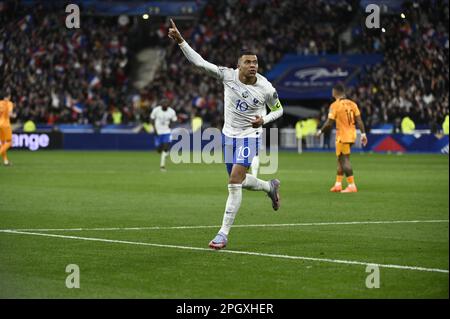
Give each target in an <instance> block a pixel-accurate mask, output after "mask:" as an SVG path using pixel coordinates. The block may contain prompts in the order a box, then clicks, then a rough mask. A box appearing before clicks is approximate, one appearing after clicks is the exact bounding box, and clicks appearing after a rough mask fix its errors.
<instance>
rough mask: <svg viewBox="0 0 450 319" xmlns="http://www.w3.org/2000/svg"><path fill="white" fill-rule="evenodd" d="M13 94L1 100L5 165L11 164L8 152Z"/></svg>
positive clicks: (0, 148)
mask: <svg viewBox="0 0 450 319" xmlns="http://www.w3.org/2000/svg"><path fill="white" fill-rule="evenodd" d="M10 98H11V96H10V95H9V94H7V95H6V96H5V98H4V99H3V100H0V154H1V155H2V159H3V165H5V166H6V165H11V163H10V162H9V160H8V156H7V154H6V152H7V151H8V149H9V148H10V147H11V140H12V129H11V123H10V121H9V117H10V116H11V115H12V111H13V108H14V105H13V103H12V102H11V101H10Z"/></svg>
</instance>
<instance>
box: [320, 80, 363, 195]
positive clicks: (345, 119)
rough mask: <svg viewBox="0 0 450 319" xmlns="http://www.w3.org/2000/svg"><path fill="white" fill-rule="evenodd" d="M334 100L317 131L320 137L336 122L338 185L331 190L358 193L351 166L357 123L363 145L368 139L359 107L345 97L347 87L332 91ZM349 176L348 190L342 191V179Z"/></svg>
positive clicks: (339, 86) (339, 85) (337, 86)
mask: <svg viewBox="0 0 450 319" xmlns="http://www.w3.org/2000/svg"><path fill="white" fill-rule="evenodd" d="M332 94H333V98H334V99H335V100H336V101H334V102H333V103H332V104H331V106H330V111H329V113H328V119H327V121H326V122H325V124H324V125H323V126H322V128H321V129H319V130H318V131H317V136H320V135H321V134H322V132H323V131H325V130H328V129H330V128H331V127H332V126H333V123H334V122H336V156H337V176H336V183H335V184H334V186H333V187H332V188H331V189H330V191H331V192H341V193H356V192H357V191H358V190H357V188H356V184H355V179H354V177H353V169H352V166H351V164H350V149H351V147H352V145H353V144H354V143H355V140H356V128H355V123H356V124H357V125H358V128H359V129H360V131H361V143H362V145H363V146H366V145H367V137H366V132H365V129H364V124H363V121H362V120H361V114H360V112H359V109H358V105H356V103H355V102H353V101H351V100H349V99H347V98H346V97H345V87H344V86H343V85H342V84H341V83H338V84H336V85H335V86H334V87H333V90H332ZM344 173H345V176H347V183H348V185H347V188H345V189H344V190H342V179H343V178H344Z"/></svg>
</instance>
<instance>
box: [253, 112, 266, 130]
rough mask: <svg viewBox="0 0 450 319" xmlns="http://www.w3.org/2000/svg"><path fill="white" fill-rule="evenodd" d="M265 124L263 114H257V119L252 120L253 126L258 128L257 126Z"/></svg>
mask: <svg viewBox="0 0 450 319" xmlns="http://www.w3.org/2000/svg"><path fill="white" fill-rule="evenodd" d="M263 124H264V119H263V118H262V117H261V116H259V115H256V117H255V119H254V120H253V121H252V127H253V128H257V127H260V126H262V125H263Z"/></svg>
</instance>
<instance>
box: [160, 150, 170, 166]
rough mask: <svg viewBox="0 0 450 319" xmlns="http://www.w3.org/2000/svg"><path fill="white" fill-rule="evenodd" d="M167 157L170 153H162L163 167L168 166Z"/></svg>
mask: <svg viewBox="0 0 450 319" xmlns="http://www.w3.org/2000/svg"><path fill="white" fill-rule="evenodd" d="M167 155H169V153H167V152H166V151H162V152H161V164H160V166H161V167H165V166H166V157H167Z"/></svg>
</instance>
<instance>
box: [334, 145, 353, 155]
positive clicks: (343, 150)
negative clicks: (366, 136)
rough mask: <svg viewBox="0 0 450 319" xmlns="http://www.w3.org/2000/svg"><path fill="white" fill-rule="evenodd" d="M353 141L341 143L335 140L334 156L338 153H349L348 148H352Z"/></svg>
mask: <svg viewBox="0 0 450 319" xmlns="http://www.w3.org/2000/svg"><path fill="white" fill-rule="evenodd" d="M352 145H353V143H341V142H336V156H339V155H341V154H342V155H350V150H351V148H352Z"/></svg>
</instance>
